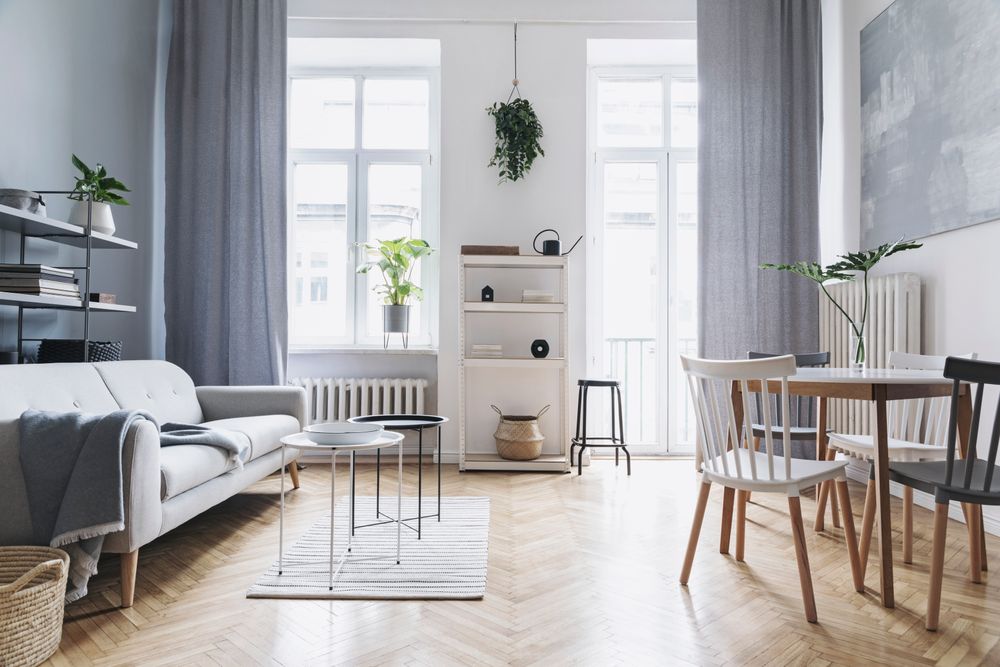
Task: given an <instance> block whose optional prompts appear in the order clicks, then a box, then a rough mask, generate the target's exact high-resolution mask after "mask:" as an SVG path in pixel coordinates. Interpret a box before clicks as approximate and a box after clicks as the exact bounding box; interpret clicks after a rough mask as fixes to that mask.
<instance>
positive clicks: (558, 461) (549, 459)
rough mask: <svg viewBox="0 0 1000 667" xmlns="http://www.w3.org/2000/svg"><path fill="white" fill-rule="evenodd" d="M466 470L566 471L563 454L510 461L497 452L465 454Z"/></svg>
mask: <svg viewBox="0 0 1000 667" xmlns="http://www.w3.org/2000/svg"><path fill="white" fill-rule="evenodd" d="M465 469H466V470H503V471H520V472H566V470H568V467H567V465H566V456H565V455H564V454H543V455H541V456H539V457H538V458H537V459H532V460H531V461H511V460H509V459H504V458H500V456H499V455H498V454H466V455H465Z"/></svg>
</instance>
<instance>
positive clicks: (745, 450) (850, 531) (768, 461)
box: [680, 355, 864, 623]
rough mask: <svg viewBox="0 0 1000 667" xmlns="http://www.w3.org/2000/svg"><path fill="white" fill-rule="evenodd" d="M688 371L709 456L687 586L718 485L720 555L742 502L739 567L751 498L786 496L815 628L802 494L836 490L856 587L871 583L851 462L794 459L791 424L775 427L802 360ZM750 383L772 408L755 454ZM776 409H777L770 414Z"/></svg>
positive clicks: (687, 363)
mask: <svg viewBox="0 0 1000 667" xmlns="http://www.w3.org/2000/svg"><path fill="white" fill-rule="evenodd" d="M681 366H682V367H683V369H684V372H685V373H686V374H687V378H688V383H689V386H690V389H691V396H692V399H693V403H694V406H695V415H696V417H697V423H698V435H699V437H698V440H699V443H700V446H701V453H702V457H703V458H702V463H701V467H702V477H701V489H700V491H699V493H698V503H697V506H696V509H695V515H694V522H693V524H692V526H691V537H690V539H689V541H688V547H687V554H686V555H685V557H684V565H683V567H682V569H681V577H680V581H681V584H684V585H686V584H687V582H688V578H689V576H690V574H691V566H692V563H693V562H694V554H695V550H696V549H697V547H698V536H699V534H700V533H701V524H702V520H703V519H704V516H705V506H706V504H707V503H708V495H709V491H710V490H711V488H712V484H713V483H714V484H719V485H720V486H722V487H723V488H724V492H723V512H722V516H723V519H722V539H721V544H720V547H719V551H720V552H721V553H724V554H725V553H728V552H729V532H730V528H731V524H732V512H733V495H734V493H736V494H737V496H738V497H737V499H736V516H737V523H736V560H738V561H743V554H744V541H745V536H746V503H747V496H748V495H749V493H750V492H753V493H783V494H785V495H787V496H788V511H789V514H790V516H791V524H792V539H793V542H794V545H795V556H796V559H797V561H798V568H799V582H800V584H801V586H802V602H803V604H804V606H805V612H806V619H808V620H809V622H810V623H815V622H816V600H815V596H814V595H813V587H812V575H811V574H810V571H809V557H808V553H807V551H806V540H805V528H804V527H803V524H802V508H801V505H800V504H799V493H800V492H801V491H802V489H805V488H808V487H811V486H813V485H815V484H819V483H822V482H825V481H827V480H830V481H833V482H835V483H836V490H837V496H838V497H839V498H840V507H841V511H842V513H843V523H844V535H845V537H846V542H847V552H848V557H849V558H850V562H851V573H852V575H853V577H854V588H855V589H856V590H858V591H862V590H864V582H863V578H862V575H861V565H860V563H859V560H858V549H857V537H856V535H855V532H854V515H853V514H852V513H851V499H850V496H849V495H848V491H847V475H846V473H845V468H846V466H847V463H846V462H845V461H811V460H804V459H795V458H792V456H791V451H792V448H791V446H790V445H791V437H790V429H791V425H790V423H789V422H788V421H787V420H786V421H785V422H784V423H783V424H781V425H780V430H776V429H775V428H772V425H778V421H777V419H776V418H775V417H776V415H777V410H779V409H780V414H782V415H789V414H790V412H789V409H788V407H789V399H788V376H790V375H795V357H794V356H792V355H786V356H783V357H774V358H771V359H753V360H747V361H709V360H705V359H693V358H690V357H685V356H681ZM768 380H772V381H780V386H781V390H780V392H775V394H776V397H777V400H776V401H771V400H770V393H771V392H769V388H768V382H767V381H768ZM735 383H739V389H740V393H741V396H742V413H743V414H742V416H739V415H737V413H736V410H734V407H733V400H732V397H733V396H734V393H733V389H734V387H735ZM751 383H756V384H758V385H759V387H758V389H759V391H757V392H755V393H760V394H761V399H762V400H761V405H764V406H768V409H766V410H764V413H763V419H764V426H765V429H764V451H763V452H760V451H757V450H756V449H753V448H751V447H750V446H749V443H748V442H747V441H746V440H745V438H744V437H742V434H747V433H752V432H753V429H752V424H751V420H752V412H751V410H750V400H751V399H750V395H751V392H750V388H751ZM772 403H773V404H774V409H771V406H772ZM778 406H780V407H778ZM772 413H773V414H772ZM739 422H742V424H740V423H739ZM776 433H780V434H781V442H782V445H783V449H782V452H783V454H782V456H780V457H776V456H775V455H774V441H775V435H776Z"/></svg>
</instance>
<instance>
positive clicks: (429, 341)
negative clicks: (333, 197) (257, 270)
mask: <svg viewBox="0 0 1000 667" xmlns="http://www.w3.org/2000/svg"><path fill="white" fill-rule="evenodd" d="M307 78H323V79H325V78H350V79H354V148H293V147H291V146H289V148H288V162H287V179H288V180H287V182H288V260H287V261H288V267H289V270H288V294H289V307H290V308H291V307H293V305H294V304H293V301H292V297H293V296H294V293H295V292H294V290H295V275H294V267H295V201H294V193H295V182H294V174H295V166H296V165H298V164H330V163H335V164H345V165H347V173H348V176H347V179H348V183H347V192H348V197H347V200H348V201H347V210H346V216H347V218H346V226H347V241H348V244H349V249H348V253H347V257H348V262H347V266H346V267H345V271H346V274H347V292H348V298H347V319H348V324H349V326H348V327H346V334H345V335H344V336H340V337H335V336H330V337H327V338H324V339H322V340H298V341H296V342H290V343H289V349H290V351H292V352H296V351H306V350H324V349H334V350H336V349H345V348H347V349H351V348H359V349H366V348H372V347H378V348H381V347H382V345H383V342H382V336H381V335H378V336H370V335H368V332H367V306H368V285H367V279H366V278H365V276H358V275H357V274H356V272H355V269H356V268H357V266H358V265H359V264H360V262H362V261H363V259H364V258H363V257H361V253H360V252H358V251H357V250H356V248H355V245H354V244H355V243H357V242H358V241H362V240H364V239H367V238H368V167H369V166H370V165H372V164H415V165H419V166H420V167H421V169H422V177H421V190H422V192H421V236H422V238H424V239H425V240H426V241H427V242H428V243H430V244H431V247H433V248H435V250H438V249H439V248H440V236H441V225H440V192H441V188H440V182H441V168H440V164H439V162H440V160H439V159H438V156H439V155H440V152H441V111H440V100H441V77H440V69H439V68H437V67H391V68H390V67H351V68H327V67H324V68H290V69H289V71H288V103H289V105H290V104H291V89H292V85H291V83H292V80H293V79H307ZM366 79H423V80H427V82H428V87H429V90H428V121H429V123H430V127H429V128H428V146H427V148H426V149H382V148H364V147H363V145H362V131H363V127H362V122H363V115H364V82H365V80H366ZM290 122H291V114H290V113H289V123H290ZM439 257H440V253H439V252H435V253H433V254H431V255H430V256H428V257H425V258H423V259H422V260H421V262H422V264H421V275H422V278H421V287H423V288H424V299H423V301H422V302H421V309H420V311H421V318H420V325H421V326H420V331H421V333H420V335H414V336H411V337H410V346H411V347H421V348H436V347H437V343H438V330H437V323H438V307H439V284H440V281H439V276H440V259H439ZM292 339H293V332H292V331H289V340H290V341H292Z"/></svg>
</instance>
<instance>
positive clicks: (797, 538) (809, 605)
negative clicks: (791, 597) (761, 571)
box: [788, 496, 816, 623]
mask: <svg viewBox="0 0 1000 667" xmlns="http://www.w3.org/2000/svg"><path fill="white" fill-rule="evenodd" d="M788 513H789V515H790V516H791V519H792V541H793V542H794V544H795V560H796V561H797V562H798V566H799V583H800V584H801V585H802V604H803V605H804V606H805V610H806V620H807V621H809V622H810V623H815V622H816V598H815V596H814V595H813V585H812V575H811V574H810V572H809V553H808V552H807V550H806V529H805V526H804V525H803V523H802V505H801V504H800V503H799V497H798V496H788Z"/></svg>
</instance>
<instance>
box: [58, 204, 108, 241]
mask: <svg viewBox="0 0 1000 667" xmlns="http://www.w3.org/2000/svg"><path fill="white" fill-rule="evenodd" d="M92 215H93V221H92V222H93V225H94V231H95V232H100V233H102V234H109V235H111V234H114V233H115V219H114V217H113V216H112V215H111V205H110V204H108V203H106V202H96V201H95V202H94V204H93V213H92ZM69 223H70V224H71V225H76V226H78V227H83V228H84V229H86V228H87V202H85V201H78V202H74V203H73V209H72V210H71V211H70V213H69Z"/></svg>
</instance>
